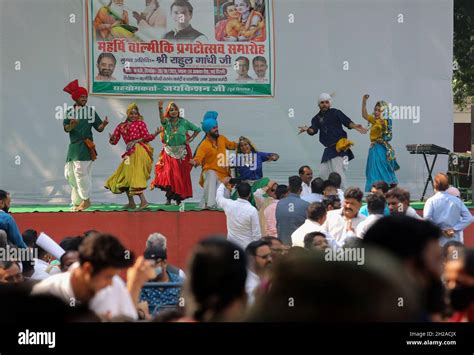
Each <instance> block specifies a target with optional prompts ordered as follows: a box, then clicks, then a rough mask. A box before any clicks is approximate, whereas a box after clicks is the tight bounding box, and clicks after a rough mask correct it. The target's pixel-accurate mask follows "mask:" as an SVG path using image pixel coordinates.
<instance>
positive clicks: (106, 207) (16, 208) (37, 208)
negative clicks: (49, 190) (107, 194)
mask: <svg viewBox="0 0 474 355" xmlns="http://www.w3.org/2000/svg"><path fill="white" fill-rule="evenodd" d="M465 204H466V206H467V208H470V209H474V204H473V203H472V202H466V203H465ZM410 205H411V206H412V207H413V208H414V209H416V210H422V209H423V207H424V206H425V203H424V202H419V201H417V202H412V203H410ZM208 210H211V211H221V210H220V209H208ZM10 211H11V212H12V213H31V212H72V211H71V210H70V206H68V205H13V206H12V207H11V208H10ZM117 211H133V212H140V211H146V212H153V211H167V212H180V211H181V212H187V211H203V209H202V208H199V203H197V202H184V208H183V207H181V209H180V206H176V205H170V206H167V205H164V204H153V203H151V204H150V206H148V207H147V208H146V209H144V210H141V209H138V208H137V209H135V210H131V209H128V210H125V209H123V205H119V204H98V205H92V206H91V207H90V208H88V209H87V210H86V211H85V212H117Z"/></svg>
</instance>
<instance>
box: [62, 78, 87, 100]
mask: <svg viewBox="0 0 474 355" xmlns="http://www.w3.org/2000/svg"><path fill="white" fill-rule="evenodd" d="M63 90H64V91H66V92H67V93H68V94H70V95H71V97H72V99H73V100H74V101H77V99H78V98H79V97H80V96H81V95H86V96H88V95H89V94H88V92H87V89H86V88H83V87H81V86H79V81H77V79H76V80H74V81H71V82H70V83H69V84H67V85H66V87H65V88H64V89H63Z"/></svg>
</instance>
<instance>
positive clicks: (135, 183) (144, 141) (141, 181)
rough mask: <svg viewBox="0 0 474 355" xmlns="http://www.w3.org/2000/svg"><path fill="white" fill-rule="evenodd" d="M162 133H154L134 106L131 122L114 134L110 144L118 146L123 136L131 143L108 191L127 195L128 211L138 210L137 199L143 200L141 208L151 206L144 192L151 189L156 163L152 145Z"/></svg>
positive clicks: (116, 129) (128, 114) (107, 184)
mask: <svg viewBox="0 0 474 355" xmlns="http://www.w3.org/2000/svg"><path fill="white" fill-rule="evenodd" d="M158 133H159V130H156V132H155V133H153V134H151V133H149V132H148V129H147V126H146V123H145V122H144V121H143V117H142V116H141V115H140V111H139V110H138V106H137V105H136V104H135V103H132V104H130V105H129V106H128V108H127V119H126V120H125V122H122V123H120V124H119V125H118V126H117V128H115V131H114V133H113V134H111V135H110V140H109V143H110V144H113V145H115V144H117V143H118V142H119V140H120V137H123V140H124V141H125V143H126V144H127V149H126V151H125V153H124V154H122V162H121V163H120V165H119V167H118V168H117V170H116V171H115V172H114V173H113V175H112V176H110V177H109V178H108V180H107V182H106V183H105V188H107V189H109V190H110V191H112V192H113V193H114V194H121V193H124V192H125V193H126V194H127V197H128V204H127V205H125V206H124V207H125V208H131V209H134V208H136V205H135V201H134V199H133V196H135V195H138V197H139V198H140V208H141V209H143V208H146V207H148V202H147V200H146V198H145V194H144V191H145V189H146V188H147V186H148V183H147V181H148V179H149V178H150V172H151V167H152V163H153V148H152V147H151V146H150V145H149V144H148V143H149V142H151V141H152V140H153V139H155V137H156V136H157V135H158Z"/></svg>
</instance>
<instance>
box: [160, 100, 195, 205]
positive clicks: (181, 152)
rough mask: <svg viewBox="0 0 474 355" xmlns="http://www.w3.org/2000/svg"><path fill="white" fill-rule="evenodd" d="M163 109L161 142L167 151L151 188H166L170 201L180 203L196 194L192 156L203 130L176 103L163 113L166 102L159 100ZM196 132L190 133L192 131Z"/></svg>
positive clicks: (167, 199)
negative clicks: (182, 113)
mask: <svg viewBox="0 0 474 355" xmlns="http://www.w3.org/2000/svg"><path fill="white" fill-rule="evenodd" d="M158 110H159V112H160V121H161V125H162V129H161V141H162V143H163V150H162V151H161V153H160V158H159V160H158V162H157V163H156V165H155V179H154V180H153V182H152V183H151V189H152V190H153V189H154V188H155V187H158V188H159V189H161V190H163V191H166V204H167V205H170V204H171V200H176V204H177V205H179V204H180V203H181V201H182V200H184V199H187V198H190V197H192V196H193V187H192V184H191V169H192V165H191V164H190V163H189V160H190V159H191V158H192V152H191V148H190V147H189V143H191V142H192V141H193V140H194V138H196V136H197V135H198V134H199V132H201V129H200V128H199V127H197V126H196V125H194V124H193V123H191V122H189V121H188V120H186V119H184V118H183V117H180V114H179V108H178V106H177V105H176V104H175V103H174V102H170V103H169V104H168V107H167V108H166V111H165V113H163V101H160V102H159V103H158ZM189 131H192V132H193V135H192V136H189V135H188V132H189Z"/></svg>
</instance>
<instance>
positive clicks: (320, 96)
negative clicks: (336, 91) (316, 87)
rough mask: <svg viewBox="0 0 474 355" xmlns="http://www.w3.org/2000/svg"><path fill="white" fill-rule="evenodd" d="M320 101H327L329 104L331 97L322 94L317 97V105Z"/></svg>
mask: <svg viewBox="0 0 474 355" xmlns="http://www.w3.org/2000/svg"><path fill="white" fill-rule="evenodd" d="M321 101H329V102H330V103H332V102H331V101H332V97H331V95H329V94H327V93H325V92H323V93H322V94H321V95H319V100H318V104H320V103H321Z"/></svg>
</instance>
